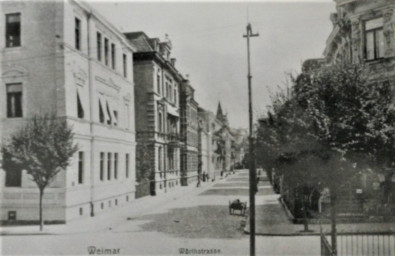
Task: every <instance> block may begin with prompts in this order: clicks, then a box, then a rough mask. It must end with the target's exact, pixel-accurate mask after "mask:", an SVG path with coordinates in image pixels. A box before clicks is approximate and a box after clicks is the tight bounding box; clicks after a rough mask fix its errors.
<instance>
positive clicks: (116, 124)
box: [113, 110, 118, 126]
mask: <svg viewBox="0 0 395 256" xmlns="http://www.w3.org/2000/svg"><path fill="white" fill-rule="evenodd" d="M113 113H114V126H118V111H116V110H114V111H113Z"/></svg>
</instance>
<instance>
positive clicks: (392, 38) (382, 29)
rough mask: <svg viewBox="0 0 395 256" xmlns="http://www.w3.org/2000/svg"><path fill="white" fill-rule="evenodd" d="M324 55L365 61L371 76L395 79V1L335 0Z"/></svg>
mask: <svg viewBox="0 0 395 256" xmlns="http://www.w3.org/2000/svg"><path fill="white" fill-rule="evenodd" d="M335 2H336V9H337V12H336V13H333V14H332V15H331V21H332V23H333V30H332V32H331V34H330V35H329V37H328V39H327V42H326V48H325V51H324V55H325V57H326V60H327V61H328V62H329V63H337V62H341V61H347V62H352V63H356V64H359V63H360V64H366V65H367V66H368V67H369V68H370V69H371V70H372V71H374V72H372V74H371V77H370V78H371V80H372V81H377V82H378V81H380V82H386V81H388V82H391V83H394V81H395V68H394V66H395V3H394V2H393V1H388V0H379V1H368V0H362V1H361V0H358V1H357V0H336V1H335Z"/></svg>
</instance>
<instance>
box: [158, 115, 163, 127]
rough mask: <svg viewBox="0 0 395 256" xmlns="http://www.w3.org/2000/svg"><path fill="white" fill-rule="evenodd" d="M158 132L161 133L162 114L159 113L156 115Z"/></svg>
mask: <svg viewBox="0 0 395 256" xmlns="http://www.w3.org/2000/svg"><path fill="white" fill-rule="evenodd" d="M158 131H159V132H162V113H161V112H159V114H158Z"/></svg>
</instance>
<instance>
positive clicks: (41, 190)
mask: <svg viewBox="0 0 395 256" xmlns="http://www.w3.org/2000/svg"><path fill="white" fill-rule="evenodd" d="M39 190H40V204H39V211H40V213H39V214H40V231H43V227H44V219H43V195H44V188H39Z"/></svg>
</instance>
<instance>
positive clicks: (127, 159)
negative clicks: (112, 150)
mask: <svg viewBox="0 0 395 256" xmlns="http://www.w3.org/2000/svg"><path fill="white" fill-rule="evenodd" d="M125 175H126V178H129V154H126V155H125Z"/></svg>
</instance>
